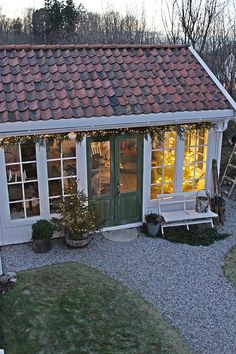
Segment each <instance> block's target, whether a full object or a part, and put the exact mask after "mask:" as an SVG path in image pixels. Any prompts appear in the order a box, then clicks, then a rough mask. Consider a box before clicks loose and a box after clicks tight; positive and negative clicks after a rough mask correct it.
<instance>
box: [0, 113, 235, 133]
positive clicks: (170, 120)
mask: <svg viewBox="0 0 236 354" xmlns="http://www.w3.org/2000/svg"><path fill="white" fill-rule="evenodd" d="M234 117H235V111H234V110H233V109H226V110H215V111H213V110H212V111H194V112H175V113H158V114H153V113H151V114H140V115H128V116H127V115H123V116H111V117H91V118H70V119H59V120H53V119H50V120H47V121H44V120H39V121H27V122H12V123H11V122H6V123H0V137H7V136H23V135H35V134H49V133H64V132H76V131H91V130H104V129H117V128H134V127H145V126H157V125H159V126H161V125H172V124H188V123H201V122H222V121H224V120H226V119H230V118H231V119H232V118H234Z"/></svg>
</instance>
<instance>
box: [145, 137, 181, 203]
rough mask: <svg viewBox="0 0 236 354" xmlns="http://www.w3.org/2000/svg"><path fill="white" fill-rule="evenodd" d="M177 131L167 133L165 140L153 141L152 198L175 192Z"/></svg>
mask: <svg viewBox="0 0 236 354" xmlns="http://www.w3.org/2000/svg"><path fill="white" fill-rule="evenodd" d="M175 147H176V133H175V132H169V133H165V140H164V142H162V141H153V142H152V167H151V199H156V197H157V195H158V194H164V193H165V194H168V193H173V192H174V177H175V160H176V157H175V152H176V150H175Z"/></svg>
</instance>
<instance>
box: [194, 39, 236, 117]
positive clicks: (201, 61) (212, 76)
mask: <svg viewBox="0 0 236 354" xmlns="http://www.w3.org/2000/svg"><path fill="white" fill-rule="evenodd" d="M189 50H190V52H191V53H192V54H193V55H194V56H195V58H196V59H197V61H198V62H199V63H200V64H201V65H202V67H203V68H204V69H205V70H206V72H207V74H208V75H209V76H210V78H211V79H212V80H213V81H214V83H215V84H216V86H217V87H218V88H219V89H220V91H221V92H222V93H223V95H224V96H225V97H226V98H227V100H228V101H229V103H230V104H231V106H232V107H233V109H234V110H235V111H236V102H235V101H234V99H233V98H232V97H231V96H230V94H229V93H228V92H227V91H226V89H225V88H224V86H223V85H222V84H221V83H220V81H219V80H218V79H217V77H216V76H215V75H214V74H213V72H212V71H211V69H210V68H209V67H208V66H207V65H206V63H205V62H204V61H203V60H202V58H201V57H200V56H199V55H198V53H197V52H196V50H195V49H194V48H193V47H192V46H190V47H189ZM234 116H236V112H234Z"/></svg>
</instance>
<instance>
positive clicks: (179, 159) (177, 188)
mask: <svg viewBox="0 0 236 354" xmlns="http://www.w3.org/2000/svg"><path fill="white" fill-rule="evenodd" d="M214 134H215V132H214V131H213V129H210V130H209V131H208V141H207V144H204V145H206V146H207V158H206V177H205V179H206V184H205V188H208V186H209V183H210V182H209V181H208V178H209V176H210V156H212V155H213V152H212V149H213V145H214V144H215V135H214ZM213 137H214V144H213V145H212V146H211V144H209V141H210V139H213ZM148 145H149V149H148ZM144 146H145V149H144V163H145V165H146V164H147V163H149V173H148V172H145V171H144V178H147V180H148V181H149V184H148V188H149V189H148V190H147V188H145V186H144V193H145V191H146V193H148V202H149V203H150V202H156V199H151V186H152V183H151V170H152V151H153V150H152V141H151V138H149V139H148V141H147V143H146V144H145V145H144ZM184 148H185V141H184V138H182V137H180V136H179V135H178V134H176V146H175V177H174V193H189V194H193V193H195V192H182V183H183V167H184ZM148 150H149V151H148ZM147 154H148V155H149V156H148V155H147ZM145 156H146V158H145ZM145 165H144V166H145ZM143 201H144V203H146V204H147V199H146V200H145V198H144V199H143Z"/></svg>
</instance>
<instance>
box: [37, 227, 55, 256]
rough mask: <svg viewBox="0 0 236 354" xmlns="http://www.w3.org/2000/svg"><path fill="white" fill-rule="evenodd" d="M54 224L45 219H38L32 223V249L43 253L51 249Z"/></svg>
mask: <svg viewBox="0 0 236 354" xmlns="http://www.w3.org/2000/svg"><path fill="white" fill-rule="evenodd" d="M53 231H54V226H53V224H52V223H51V222H49V221H47V220H38V221H37V222H36V223H35V224H33V225H32V239H33V250H34V251H35V252H37V253H45V252H48V251H49V250H50V249H51V238H52V235H53Z"/></svg>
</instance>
